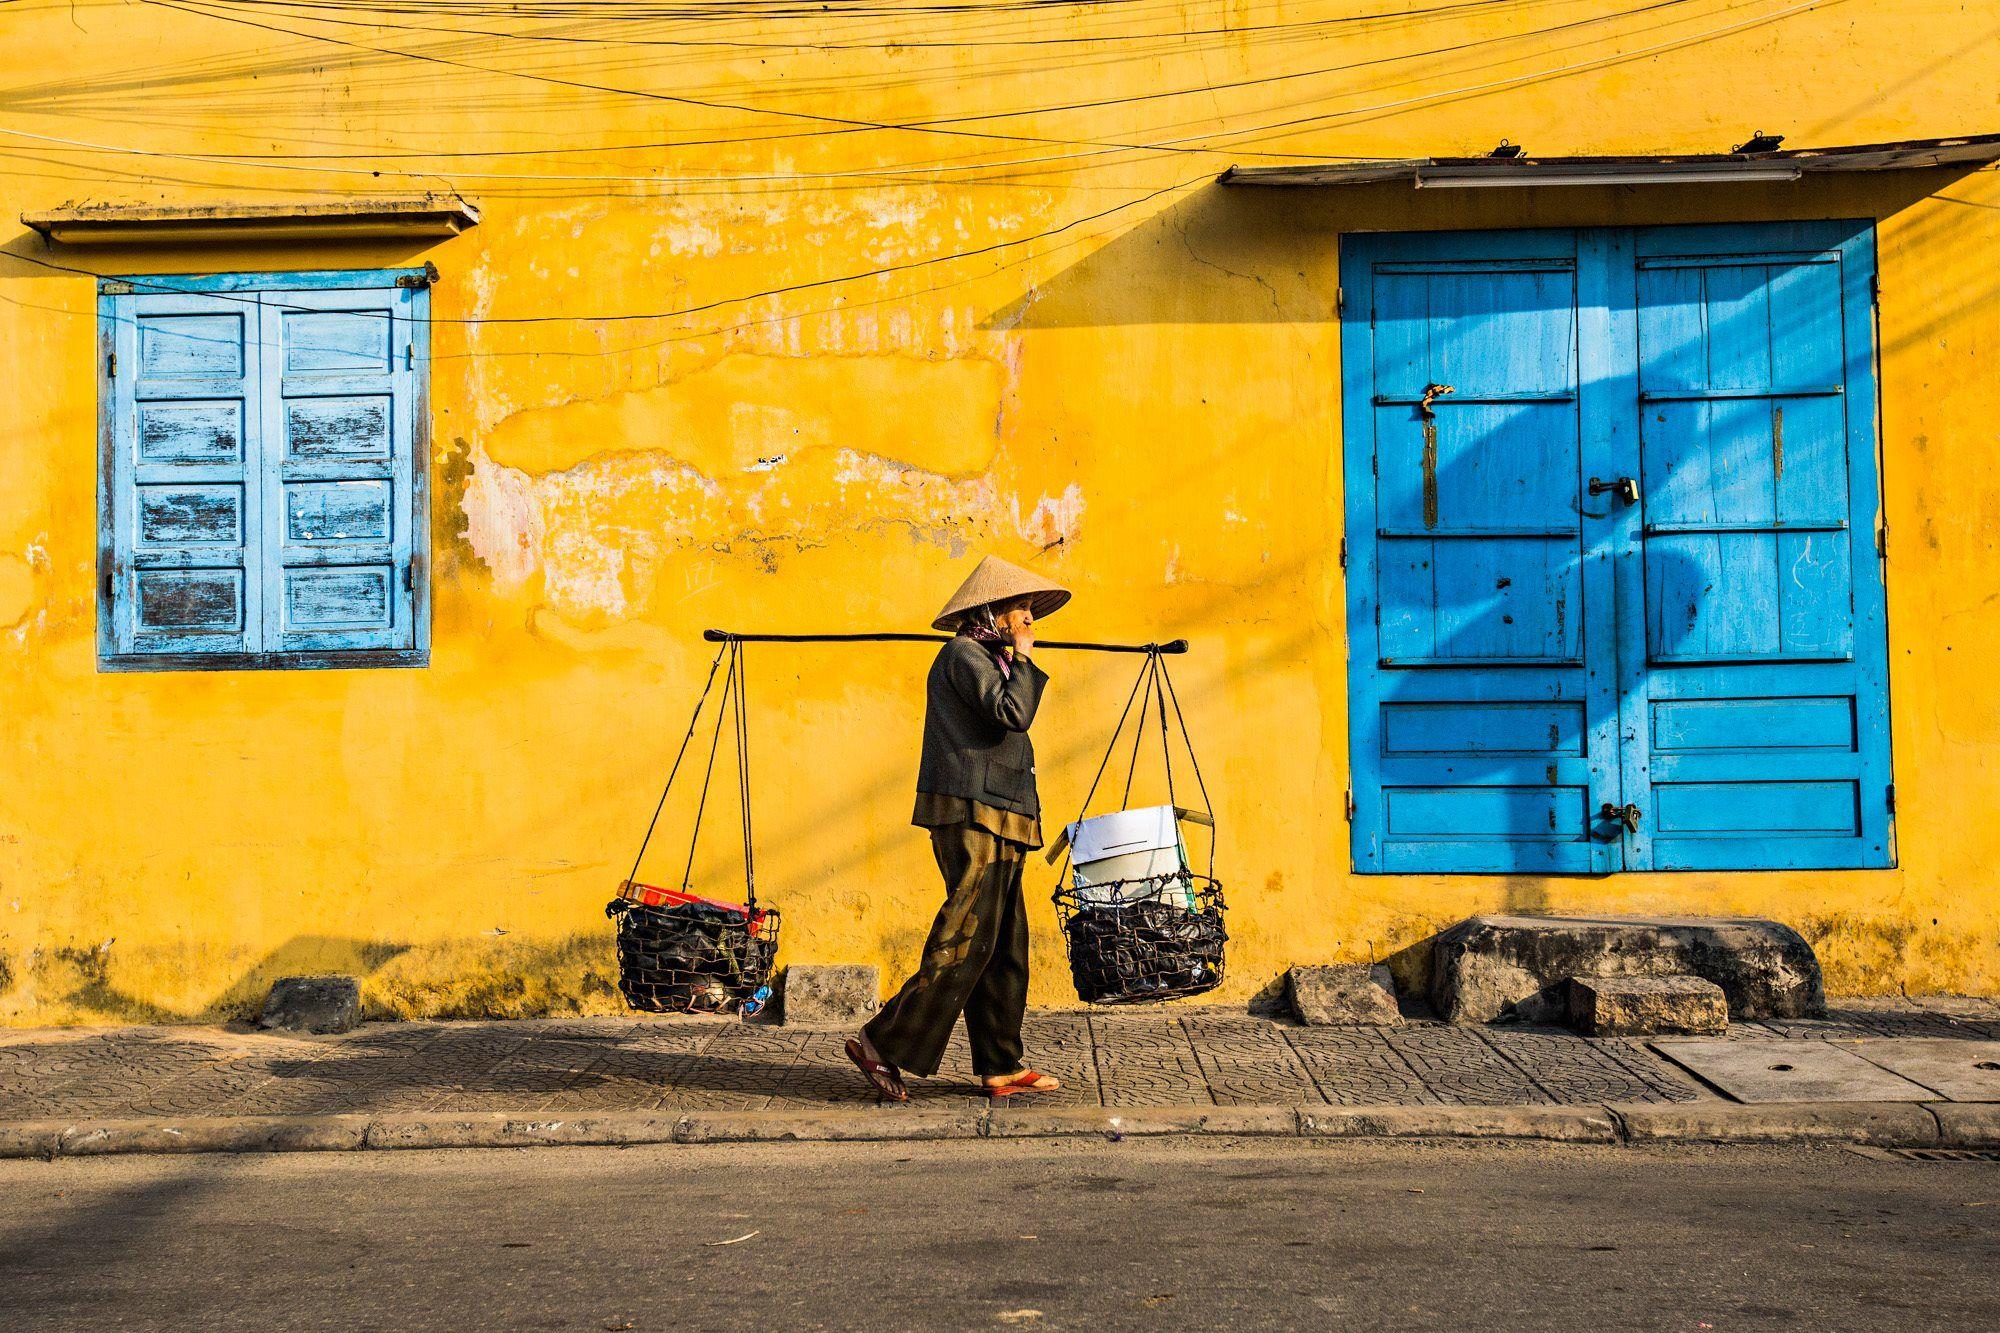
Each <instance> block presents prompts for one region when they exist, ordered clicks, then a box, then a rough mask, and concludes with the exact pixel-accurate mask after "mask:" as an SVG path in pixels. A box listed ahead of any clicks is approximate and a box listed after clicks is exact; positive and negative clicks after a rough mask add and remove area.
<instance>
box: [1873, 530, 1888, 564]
mask: <svg viewBox="0 0 2000 1333" xmlns="http://www.w3.org/2000/svg"><path fill="white" fill-rule="evenodd" d="M1875 554H1876V555H1879V556H1881V557H1882V558H1883V559H1884V560H1886V559H1888V558H1889V525H1888V524H1887V523H1884V524H1883V525H1882V526H1881V527H1879V528H1877V529H1875Z"/></svg>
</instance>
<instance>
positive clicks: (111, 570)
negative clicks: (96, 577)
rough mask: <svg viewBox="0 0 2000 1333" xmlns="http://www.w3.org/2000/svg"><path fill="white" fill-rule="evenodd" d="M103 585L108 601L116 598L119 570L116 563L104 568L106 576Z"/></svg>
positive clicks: (105, 597)
mask: <svg viewBox="0 0 2000 1333" xmlns="http://www.w3.org/2000/svg"><path fill="white" fill-rule="evenodd" d="M102 585H103V589H104V600H105V601H107V602H110V601H112V600H114V599H115V598H116V596H117V591H118V571H117V567H116V566H115V565H114V566H106V568H105V570H104V577H103V579H102Z"/></svg>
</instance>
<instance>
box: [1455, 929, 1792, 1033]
mask: <svg viewBox="0 0 2000 1333" xmlns="http://www.w3.org/2000/svg"><path fill="white" fill-rule="evenodd" d="M1429 974H1430V979H1431V997H1430V998H1431V1004H1432V1007H1434V1008H1435V1009H1436V1010H1437V1012H1438V1016H1439V1017H1441V1018H1443V1019H1445V1020H1446V1021H1448V1022H1452V1023H1488V1022H1491V1021H1492V1020H1494V1019H1496V1018H1499V1017H1500V1016H1502V1015H1503V1014H1508V1015H1512V1016H1513V1017H1516V1018H1519V1019H1521V1020H1523V1021H1525V1022H1530V1023H1560V1022H1563V1021H1564V1020H1565V1019H1567V1017H1568V1015H1569V981H1570V979H1571V978H1573V977H1666V976H1695V977H1701V978H1704V979H1705V980H1708V981H1712V982H1714V983H1715V984H1716V985H1717V986H1720V987H1721V988H1722V993H1723V995H1724V996H1725V997H1726V998H1727V1000H1728V1002H1729V1014H1730V1017H1732V1018H1821V1017H1824V1016H1825V1014H1826V991H1825V988H1824V986H1823V984H1822V982H1821V980H1820V970H1819V959H1818V958H1817V957H1815V956H1814V954H1813V951H1812V946H1811V945H1809V944H1807V943H1806V942H1805V940H1804V938H1803V937H1801V936H1800V935H1799V933H1798V932H1797V931H1795V930H1793V929H1792V928H1791V927H1790V926H1785V925H1781V924H1779V923H1778V922H1776V921H1766V920H1762V919H1759V918H1754V917H1537V916H1498V915H1495V916H1475V917H1468V918H1466V919H1465V920H1464V921H1461V922H1459V923H1458V924H1457V925H1455V926H1453V927H1451V928H1450V929H1449V930H1446V931H1444V932H1442V933H1441V934H1439V935H1437V936H1435V937H1434V938H1433V939H1432V940H1431V965H1430V969H1429Z"/></svg>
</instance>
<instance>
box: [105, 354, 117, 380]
mask: <svg viewBox="0 0 2000 1333" xmlns="http://www.w3.org/2000/svg"><path fill="white" fill-rule="evenodd" d="M104 378H106V379H110V380H115V379H117V378H118V353H116V352H111V353H108V354H106V356H105V358H104Z"/></svg>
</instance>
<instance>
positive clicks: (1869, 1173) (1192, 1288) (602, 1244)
mask: <svg viewBox="0 0 2000 1333" xmlns="http://www.w3.org/2000/svg"><path fill="white" fill-rule="evenodd" d="M1996 1261H2000V1165H1995V1164H1975V1163H1952V1164H1917V1163H1909V1162H1885V1161H1875V1160H1869V1159H1866V1158H1863V1157H1860V1156H1857V1155H1855V1154H1852V1153H1849V1152H1846V1151H1843V1150H1839V1149H1831V1148H1822V1149H1810V1148H1797V1149H1768V1150H1766V1149H1675V1150H1660V1151H1652V1150H1638V1149H1630V1148H1625V1149H1613V1148H1595V1147H1591V1148H1584V1147H1577V1148H1562V1147H1550V1146H1528V1145H1519V1146H1515V1145H1497V1146H1496V1145H1491V1144H1488V1145H1482V1146H1468V1147H1452V1146H1445V1147H1396V1146H1391V1145H1371V1144H1352V1143H1349V1144H1341V1143H1325V1142H1321V1143H1314V1142H1310V1141H1282V1142H1277V1141H1273V1142H1263V1143H1258V1142H1248V1143H1228V1142H1217V1141H1174V1142H1168V1141H1151V1142H1148V1141H1140V1140H1126V1141H1123V1142H1118V1143H1112V1142H1108V1141H1105V1140H1102V1139H1092V1140H1088V1141H1082V1142H1046V1141H1044V1142H1025V1143H998V1142H978V1143H969V1144H968V1143H941V1144H872V1145H871V1144H831V1145H785V1144H772V1145H757V1146H743V1147H671V1146H669V1147H653V1148H631V1149H622V1150H621V1149H596V1148H590V1149H544V1150H534V1151H487V1152H417V1153H395V1152H376V1153H366V1154H301V1155H294V1156H245V1157H220V1156H208V1157H179V1158H175V1157H123V1158H108V1159H101V1160H95V1161H89V1160H86V1161H72V1162H55V1163H45V1162H18V1161H16V1162H0V1328H5V1329H8V1330H21V1329H40V1328H62V1329H78V1328H145V1329H179V1328H188V1329H214V1328H233V1327H247V1328H257V1329H305V1328H343V1329H344V1328H370V1329H480V1328H528V1329H544V1328H546V1329H586V1330H588V1329H606V1330H619V1329H627V1328H630V1329H668V1328H672V1329H790V1328H934V1327H940V1326H942V1327H969V1328H995V1327H1014V1328H1032V1329H1037V1330H1047V1329H1081V1328H1153V1327H1162V1328H1209V1327H1241V1328H1279V1327H1314V1328H1423V1329H1439V1328H1503V1329H1541V1328H1548V1329H1563V1330H1606V1329H1628V1328H1629V1329H1687V1330H1703V1329H1711V1328H1713V1329H1751V1328H1780V1327H1794V1328H1796V1327H1814V1328H1868V1329H1887V1328H1910V1329H1918V1328H1921V1329H1945V1328H1963V1329H1992V1328H1996V1327H2000V1282H1996V1281H1995V1273H1996V1271H2000V1263H1997V1262H1996Z"/></svg>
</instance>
